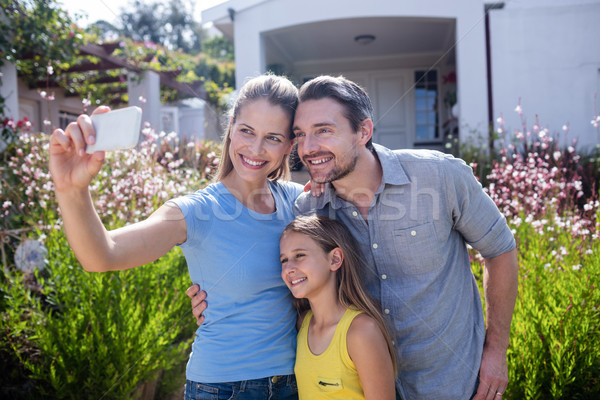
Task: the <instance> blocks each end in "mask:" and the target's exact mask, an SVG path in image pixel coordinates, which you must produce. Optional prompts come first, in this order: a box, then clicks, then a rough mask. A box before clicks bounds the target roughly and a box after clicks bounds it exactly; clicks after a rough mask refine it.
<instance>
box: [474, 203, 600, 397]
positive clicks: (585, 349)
mask: <svg viewBox="0 0 600 400" xmlns="http://www.w3.org/2000/svg"><path fill="white" fill-rule="evenodd" d="M599 210H600V209H599V208H596V212H595V213H594V214H593V215H592V218H593V219H594V220H595V224H596V225H599V224H600V211H599ZM562 218H569V216H568V215H566V216H562ZM520 219H522V220H524V221H525V220H527V218H526V217H525V215H521V217H520ZM556 219H558V218H556ZM509 224H510V225H511V227H512V228H513V230H514V232H515V236H516V239H517V243H518V254H519V265H520V269H519V295H518V298H517V303H516V306H515V312H514V315H513V321H512V326H511V341H510V347H509V349H508V366H509V386H508V388H507V389H506V394H505V395H504V398H513V399H590V400H591V399H596V398H598V395H599V394H600V379H599V378H598V377H600V348H598V344H597V338H598V335H599V333H600V332H598V324H597V321H598V320H599V318H600V292H599V291H598V289H597V287H596V286H597V283H598V277H600V244H599V243H600V242H599V241H598V239H597V238H596V239H592V238H591V237H590V236H588V237H584V236H581V235H578V236H576V235H573V233H572V232H570V231H569V230H566V229H561V228H560V227H559V226H558V225H556V224H553V225H548V226H547V229H546V232H544V233H540V232H539V230H538V228H537V227H536V226H535V224H534V221H529V222H520V223H518V225H517V224H516V223H515V222H514V221H509ZM481 265H482V264H481V261H479V262H476V263H474V264H473V270H474V273H476V274H478V273H480V272H479V271H481ZM480 292H481V293H483V289H482V287H481V283H480ZM483 301H484V298H483V296H482V302H483Z"/></svg>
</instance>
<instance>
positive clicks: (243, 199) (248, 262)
mask: <svg viewBox="0 0 600 400" xmlns="http://www.w3.org/2000/svg"><path fill="white" fill-rule="evenodd" d="M297 101H298V100H297V90H296V88H295V87H294V86H293V84H292V83H291V82H289V81H288V80H287V79H285V78H281V77H276V76H272V75H264V76H260V77H258V78H254V79H252V80H250V81H249V82H248V83H246V84H245V85H244V86H243V87H242V88H241V90H240V94H239V97H238V99H237V101H236V103H235V105H234V107H233V113H232V117H231V120H230V123H229V127H228V129H227V132H226V135H225V138H224V140H223V148H222V157H221V162H220V165H219V168H218V171H217V174H216V177H215V180H214V182H213V183H212V184H211V185H209V186H208V187H206V188H205V189H203V190H199V191H197V192H195V193H193V194H191V195H188V196H184V197H181V198H177V199H174V200H171V201H168V202H166V203H165V204H164V205H162V206H161V207H160V208H158V209H157V210H156V211H155V212H154V213H153V214H152V215H151V216H150V217H148V218H147V219H146V220H144V221H142V222H139V223H135V224H132V225H128V226H126V227H123V228H119V229H116V230H113V231H107V230H106V228H105V227H104V226H103V225H102V223H101V221H100V218H99V216H98V214H97V213H96V211H95V210H94V207H93V203H92V199H91V196H90V192H89V184H90V182H91V180H92V179H93V178H94V176H95V175H96V174H97V173H98V171H99V170H100V168H101V166H102V163H103V161H104V153H103V152H96V153H94V154H91V155H90V154H86V153H85V151H84V149H85V145H86V144H93V143H94V141H95V140H94V139H95V132H94V129H93V126H92V124H91V121H90V119H89V117H88V116H85V115H82V116H80V117H79V118H78V119H77V122H76V123H72V124H70V125H69V126H68V127H67V129H66V131H65V132H63V131H62V130H56V131H54V133H53V134H52V137H51V139H50V172H51V173H52V177H53V180H54V184H55V191H56V197H57V200H58V203H59V206H60V209H61V212H62V216H63V221H64V227H65V232H66V235H67V239H68V240H69V243H70V245H71V247H72V249H73V251H74V253H75V255H76V256H77V258H78V260H79V261H80V262H81V264H82V266H83V268H85V269H86V270H87V271H94V272H104V271H111V270H122V269H128V268H133V267H136V266H139V265H144V264H147V263H149V262H152V261H154V260H156V259H158V258H159V257H161V256H162V255H164V254H166V253H167V252H168V251H169V250H170V249H171V248H173V247H174V246H176V245H179V246H181V248H182V250H183V252H184V255H185V257H186V261H187V263H188V269H189V272H190V276H191V278H192V281H193V282H194V283H199V284H200V285H201V286H202V287H203V288H207V289H210V292H211V299H209V301H210V304H211V307H210V311H207V312H206V314H207V317H208V318H207V323H205V324H203V325H202V326H201V327H200V328H198V330H197V336H196V338H195V340H194V344H193V346H192V354H191V355H190V360H189V362H188V365H187V369H186V376H187V382H186V397H185V398H186V399H205V398H211V399H214V398H218V399H229V398H231V397H235V396H237V397H235V398H237V399H264V398H273V399H288V398H297V389H296V383H295V379H294V377H293V368H294V353H295V334H296V333H295V329H294V324H295V312H294V309H293V307H292V304H291V300H290V297H289V293H288V291H287V288H286V286H285V284H284V283H283V282H282V281H281V278H280V264H279V246H278V239H279V236H280V235H281V232H282V231H283V228H284V227H285V226H286V224H287V223H288V222H290V221H291V220H292V219H293V213H292V205H293V202H294V200H295V198H296V197H297V196H298V195H299V194H300V193H301V190H302V188H301V186H299V185H296V184H292V183H288V182H284V181H283V180H282V179H281V178H287V177H288V176H289V167H288V157H289V153H290V151H291V148H292V130H291V125H292V120H293V115H294V110H295V108H296V105H297ZM108 111H109V109H108V108H107V107H99V108H98V109H97V110H96V111H95V113H103V112H108ZM269 396H270V397H269Z"/></svg>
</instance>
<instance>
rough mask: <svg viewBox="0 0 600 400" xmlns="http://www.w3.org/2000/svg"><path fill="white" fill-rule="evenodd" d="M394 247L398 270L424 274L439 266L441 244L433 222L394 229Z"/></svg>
mask: <svg viewBox="0 0 600 400" xmlns="http://www.w3.org/2000/svg"><path fill="white" fill-rule="evenodd" d="M393 235H394V247H395V250H396V255H397V257H398V264H399V266H400V272H401V273H404V274H426V273H430V272H432V271H435V270H437V269H439V268H441V259H442V255H441V251H442V249H441V246H440V242H439V241H438V239H437V235H436V232H435V226H434V225H433V222H427V223H425V224H421V225H415V226H411V227H409V228H402V229H394V231H393Z"/></svg>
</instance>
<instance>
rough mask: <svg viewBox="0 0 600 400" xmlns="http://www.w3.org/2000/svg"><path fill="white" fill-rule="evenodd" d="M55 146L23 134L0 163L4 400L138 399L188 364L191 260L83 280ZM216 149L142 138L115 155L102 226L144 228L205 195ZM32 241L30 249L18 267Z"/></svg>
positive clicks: (100, 183) (97, 186)
mask: <svg viewBox="0 0 600 400" xmlns="http://www.w3.org/2000/svg"><path fill="white" fill-rule="evenodd" d="M47 139H48V138H47V137H46V136H45V135H44V134H29V133H24V134H22V135H20V137H19V140H17V141H15V142H13V143H11V144H10V146H9V148H8V149H7V150H6V151H5V152H4V153H2V157H3V159H4V161H5V162H4V163H3V164H2V167H0V168H1V169H0V179H1V182H2V184H1V186H0V206H1V208H0V212H1V214H2V217H3V219H2V220H3V225H4V226H3V227H2V228H3V231H2V239H3V240H2V242H1V248H2V261H3V266H4V268H3V275H2V276H1V277H0V332H1V333H0V335H1V336H2V340H1V341H0V343H2V344H1V345H0V360H2V361H6V362H7V363H8V366H7V367H6V368H7V369H8V371H10V373H8V374H3V375H2V377H0V382H1V384H0V387H2V389H1V391H0V397H3V398H15V399H16V398H34V397H35V398H39V397H43V398H73V399H75V398H77V399H85V398H95V399H97V398H104V399H126V398H127V399H129V398H133V397H136V396H139V390H137V389H139V388H140V385H141V384H142V383H143V382H147V381H152V380H156V379H157V378H158V377H159V376H160V375H161V374H162V373H163V372H164V373H165V376H172V373H171V372H170V371H172V370H176V371H179V370H180V368H181V365H182V363H184V362H185V360H186V359H187V357H188V354H189V349H190V344H191V341H192V338H193V332H194V330H195V323H194V320H193V318H192V316H191V315H190V312H189V301H188V298H187V297H186V296H185V293H184V291H185V289H186V288H187V287H188V286H189V283H190V282H189V277H188V276H189V275H188V272H187V268H186V265H185V259H184V257H183V255H182V254H181V252H180V251H179V249H174V250H172V251H171V252H169V253H168V254H167V255H165V256H164V257H162V258H161V259H159V260H157V261H156V262H154V263H152V264H150V265H147V266H143V267H140V268H135V269H133V270H128V271H121V272H115V273H104V274H97V273H88V272H85V271H84V270H83V269H82V268H81V267H80V265H79V264H78V262H77V260H76V259H75V257H74V255H73V253H72V251H71V249H70V248H69V245H68V243H67V241H66V238H65V237H64V234H63V233H62V228H61V225H62V223H61V220H60V215H59V212H58V210H57V204H56V201H55V199H54V196H53V184H52V181H51V180H50V176H49V174H48V172H47V166H46V165H47V149H48V143H47ZM217 147H218V146H217V144H214V143H209V142H201V143H200V142H199V143H196V142H188V143H181V142H180V141H179V139H177V137H176V135H174V134H163V133H161V134H155V133H154V132H153V131H151V130H145V131H144V141H143V142H142V143H141V144H140V145H139V146H138V147H137V148H136V149H134V150H131V151H125V152H115V153H108V154H107V159H106V162H105V164H104V167H103V168H102V170H101V171H100V173H99V174H98V176H97V177H96V179H94V181H93V183H92V186H91V191H92V196H93V198H94V202H95V207H96V209H97V210H98V211H99V214H100V216H101V218H102V220H103V222H104V224H105V225H106V226H107V227H108V228H109V229H112V228H116V227H119V226H122V225H124V224H125V223H126V222H132V221H137V220H141V219H143V218H145V217H146V216H147V215H149V213H151V212H152V211H153V210H154V209H156V208H157V207H158V206H159V205H161V204H162V203H164V202H165V201H166V200H167V199H169V198H172V197H176V196H179V195H182V194H184V193H190V192H192V191H195V190H197V189H199V188H201V187H202V186H203V185H205V184H206V182H207V178H208V176H210V175H211V174H212V173H213V172H214V170H215V168H216V165H217V164H218V156H217V153H216V151H215V150H216V149H217ZM28 238H29V239H30V240H29V241H26V239H28ZM31 239H33V240H31ZM25 243H33V244H34V245H33V246H31V247H29V248H28V250H27V251H26V254H24V257H17V258H18V259H19V260H20V261H19V262H18V263H16V262H13V261H12V260H13V259H15V255H16V254H17V253H19V252H22V250H23V249H25V248H26V247H27V246H25ZM36 243H37V245H35V244H36ZM40 243H43V244H44V246H45V249H47V250H46V251H43V250H44V247H43V246H41V245H40ZM17 246H19V247H17ZM19 255H23V254H21V253H19ZM23 263H25V264H28V263H29V264H31V265H23ZM32 266H35V268H32ZM178 373H179V372H178ZM178 379H179V380H180V382H179V384H177V386H182V385H183V384H184V383H185V380H184V377H183V376H181V375H178ZM169 384H170V385H172V384H173V383H172V382H169ZM136 390H137V391H136ZM160 390H161V388H159V391H160Z"/></svg>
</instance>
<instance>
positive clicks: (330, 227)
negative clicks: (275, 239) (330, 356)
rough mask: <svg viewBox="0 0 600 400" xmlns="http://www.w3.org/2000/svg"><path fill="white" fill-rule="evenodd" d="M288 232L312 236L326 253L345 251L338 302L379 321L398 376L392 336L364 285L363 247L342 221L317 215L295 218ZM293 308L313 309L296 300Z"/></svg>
mask: <svg viewBox="0 0 600 400" xmlns="http://www.w3.org/2000/svg"><path fill="white" fill-rule="evenodd" d="M286 232H296V233H301V234H303V235H306V236H308V237H310V238H311V239H312V240H314V241H315V243H317V244H318V245H319V247H321V249H323V251H324V252H325V253H327V254H329V253H330V252H331V251H332V250H333V249H335V248H339V249H340V250H341V251H342V253H343V255H344V257H343V261H342V266H341V267H340V268H339V269H338V270H337V274H336V282H337V288H338V300H339V302H340V304H342V306H344V307H350V306H354V307H356V308H358V309H359V310H360V311H362V312H364V313H365V314H367V315H368V316H370V317H371V318H373V319H374V320H375V321H376V322H377V325H378V326H379V329H381V332H382V333H383V337H384V338H385V341H386V343H387V346H388V350H389V352H390V356H391V357H392V363H393V365H394V374H396V372H397V362H396V355H395V352H394V345H393V344H392V337H391V335H390V332H389V330H388V327H387V325H386V323H385V319H384V318H383V315H382V314H381V311H380V306H379V304H378V302H377V301H376V300H375V299H373V298H372V297H371V296H370V295H369V294H368V293H367V291H366V290H365V288H364V286H363V284H362V278H361V275H362V271H364V269H365V268H366V267H365V262H364V257H363V255H362V252H361V251H360V247H359V245H358V243H357V242H356V240H355V239H354V237H353V236H352V234H351V233H350V232H349V231H348V229H347V228H346V227H345V226H344V225H343V224H342V223H341V222H339V221H336V220H334V219H331V218H329V217H327V216H324V215H317V214H314V215H308V216H303V217H298V218H296V219H295V220H293V221H292V222H290V223H289V225H288V226H286V228H285V229H284V230H283V234H285V233H286ZM283 234H282V235H283ZM294 307H295V308H296V310H298V312H299V313H302V312H304V311H305V310H308V309H310V304H309V302H308V299H294Z"/></svg>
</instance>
